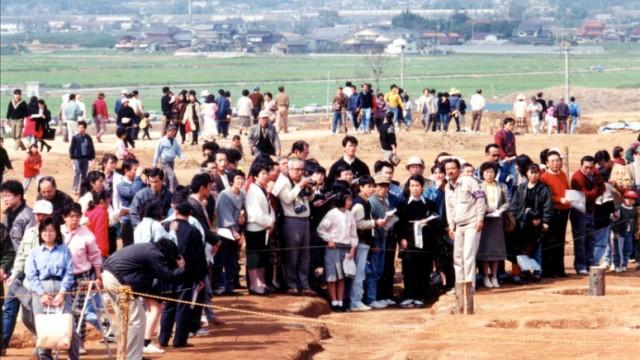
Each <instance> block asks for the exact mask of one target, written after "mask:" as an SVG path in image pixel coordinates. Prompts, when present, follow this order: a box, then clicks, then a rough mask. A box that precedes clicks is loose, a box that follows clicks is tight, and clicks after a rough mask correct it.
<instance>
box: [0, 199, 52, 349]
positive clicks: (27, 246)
mask: <svg viewBox="0 0 640 360" xmlns="http://www.w3.org/2000/svg"><path fill="white" fill-rule="evenodd" d="M52 214H53V205H52V204H51V203H50V202H49V201H47V200H38V201H36V203H35V204H34V206H33V216H34V218H35V224H34V225H33V226H32V227H30V228H28V229H27V230H26V231H25V232H24V235H23V236H22V241H20V246H19V247H18V249H17V251H16V258H15V261H14V262H13V268H12V270H11V276H9V278H8V279H7V287H8V293H7V300H6V303H5V305H4V312H3V315H2V321H3V323H4V324H5V325H6V328H5V329H4V334H3V338H2V341H3V344H4V345H5V346H4V348H6V347H7V345H9V341H10V340H11V336H12V335H13V330H14V329H15V326H16V319H17V318H18V310H19V309H20V308H21V309H22V323H23V324H24V325H25V326H26V327H27V329H28V330H29V331H30V332H31V333H32V334H34V335H35V334H36V330H35V325H34V318H33V312H32V311H31V297H30V296H22V295H26V294H29V293H30V290H29V284H28V283H27V281H26V278H25V265H26V263H27V258H28V257H29V254H30V253H31V250H32V249H33V248H35V247H37V246H38V245H39V243H40V236H39V235H40V234H39V233H38V225H39V224H40V222H42V220H44V219H46V218H47V217H51V215H52ZM12 296H15V297H12Z"/></svg>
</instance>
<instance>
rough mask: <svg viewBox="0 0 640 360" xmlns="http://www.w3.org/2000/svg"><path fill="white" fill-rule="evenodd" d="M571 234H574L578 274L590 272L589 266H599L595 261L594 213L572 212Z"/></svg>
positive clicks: (574, 253) (574, 264) (574, 262)
mask: <svg viewBox="0 0 640 360" xmlns="http://www.w3.org/2000/svg"><path fill="white" fill-rule="evenodd" d="M570 218H571V232H572V234H573V256H574V260H573V267H574V269H575V270H576V272H579V271H581V270H589V266H592V265H597V264H594V261H593V247H594V244H595V238H594V224H593V213H584V214H583V213H581V212H579V211H577V210H573V209H572V210H571V215H570Z"/></svg>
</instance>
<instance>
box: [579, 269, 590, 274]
mask: <svg viewBox="0 0 640 360" xmlns="http://www.w3.org/2000/svg"><path fill="white" fill-rule="evenodd" d="M578 274H579V275H589V272H588V271H587V270H580V271H578Z"/></svg>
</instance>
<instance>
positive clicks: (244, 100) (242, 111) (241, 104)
mask: <svg viewBox="0 0 640 360" xmlns="http://www.w3.org/2000/svg"><path fill="white" fill-rule="evenodd" d="M236 106H237V108H238V116H251V112H252V110H253V102H252V101H251V99H249V97H248V96H242V97H240V99H238V104H237V105H236Z"/></svg>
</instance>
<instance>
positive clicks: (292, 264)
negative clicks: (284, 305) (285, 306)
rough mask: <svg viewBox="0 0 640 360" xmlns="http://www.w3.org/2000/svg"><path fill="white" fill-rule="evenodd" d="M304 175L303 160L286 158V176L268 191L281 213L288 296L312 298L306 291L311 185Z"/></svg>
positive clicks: (307, 284)
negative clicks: (299, 295)
mask: <svg viewBox="0 0 640 360" xmlns="http://www.w3.org/2000/svg"><path fill="white" fill-rule="evenodd" d="M303 175H304V161H302V160H300V159H298V158H291V159H289V174H288V176H280V177H279V178H278V180H277V181H276V183H275V185H274V186H273V190H272V191H271V192H272V193H273V195H274V196H276V197H277V198H278V199H279V200H280V203H281V204H282V209H283V212H284V229H286V231H285V234H284V235H285V244H286V245H285V247H286V248H287V252H286V253H287V259H286V270H285V272H286V280H287V287H288V290H287V293H288V294H290V295H298V294H299V293H300V294H303V295H312V294H313V293H312V292H311V289H310V288H309V278H308V275H309V261H310V259H309V244H310V233H309V215H310V211H309V199H310V198H311V195H312V193H313V191H312V187H313V185H314V182H313V181H312V180H311V177H305V176H303Z"/></svg>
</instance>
